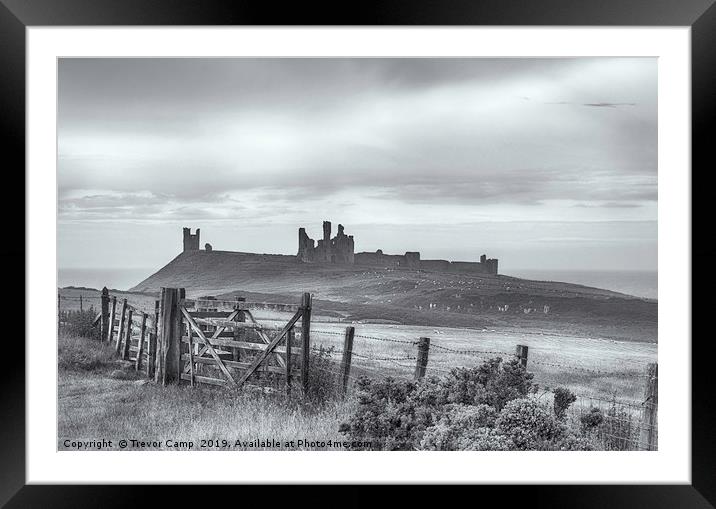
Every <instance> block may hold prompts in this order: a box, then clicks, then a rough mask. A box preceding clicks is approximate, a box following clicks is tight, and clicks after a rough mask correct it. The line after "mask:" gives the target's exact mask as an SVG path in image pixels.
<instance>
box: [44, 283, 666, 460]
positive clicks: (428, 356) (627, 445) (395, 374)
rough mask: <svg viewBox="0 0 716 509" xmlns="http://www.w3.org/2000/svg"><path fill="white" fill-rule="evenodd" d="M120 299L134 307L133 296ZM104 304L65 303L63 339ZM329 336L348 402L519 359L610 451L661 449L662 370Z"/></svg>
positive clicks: (332, 369)
mask: <svg viewBox="0 0 716 509" xmlns="http://www.w3.org/2000/svg"><path fill="white" fill-rule="evenodd" d="M113 297H114V298H115V299H116V298H117V296H115V295H113ZM120 298H121V299H127V298H130V299H131V295H129V296H128V295H122V296H121V297H120ZM144 300H146V301H147V302H144ZM100 301H101V295H100V294H97V295H87V294H84V295H58V332H59V331H61V330H62V329H63V327H67V324H68V323H69V322H70V321H72V320H70V319H69V317H70V316H71V314H72V313H78V312H79V313H90V312H91V313H97V312H98V311H99V303H100ZM215 302H217V303H221V302H223V301H221V302H219V301H215ZM226 302H228V303H234V302H235V301H226ZM259 304H260V303H259ZM267 305H268V303H267ZM270 305H271V306H272V307H275V306H276V305H277V304H275V303H270ZM127 306H128V307H131V308H132V309H135V310H137V311H140V312H144V313H153V312H154V309H153V307H154V302H153V299H141V296H140V297H138V298H137V300H136V302H135V301H134V299H132V301H131V302H129V303H128V304H127ZM329 329H330V328H321V327H320V326H319V327H314V328H312V329H311V331H310V334H311V344H312V345H313V348H320V347H324V348H326V349H329V351H330V354H331V362H328V363H326V362H324V363H320V364H318V365H316V364H314V365H312V366H311V370H312V371H316V372H320V373H322V374H324V375H326V376H330V377H333V378H334V379H335V381H336V385H337V386H338V387H340V389H341V390H342V392H343V393H344V394H350V393H351V392H352V391H353V390H354V386H355V383H356V382H357V381H358V380H360V379H361V378H363V377H368V378H371V379H376V380H384V379H386V378H388V377H391V378H393V379H397V380H413V381H415V380H420V379H422V378H424V377H426V376H436V377H443V376H446V375H449V374H450V373H451V372H453V370H454V369H456V368H472V367H477V366H480V365H481V364H482V363H484V362H485V361H488V360H490V359H494V358H495V357H500V358H501V359H503V360H505V361H507V360H512V359H518V360H519V361H520V363H521V364H522V365H523V366H525V367H526V368H527V370H528V371H529V372H530V373H532V374H533V380H532V381H533V383H534V384H535V391H534V395H535V397H537V398H540V399H543V400H546V401H549V398H551V397H553V394H554V390H555V389H557V388H559V387H565V388H568V389H569V390H570V391H571V392H572V393H573V394H574V395H575V396H576V398H577V399H576V401H575V402H574V404H573V405H572V406H571V407H570V411H569V415H568V418H569V419H570V421H571V423H572V424H573V425H574V426H577V427H582V429H583V428H584V427H586V426H587V425H588V424H589V423H590V422H591V421H592V420H594V419H599V420H600V422H601V425H600V426H598V427H595V428H594V431H593V432H592V434H593V436H594V438H596V439H597V440H599V441H600V442H601V443H602V444H603V445H604V447H605V449H607V450H655V449H656V448H657V441H658V423H657V414H658V398H657V394H658V390H657V388H658V374H657V373H658V372H657V365H656V363H648V364H647V365H646V366H645V363H644V362H643V361H639V360H635V359H628V358H626V357H623V358H620V359H619V365H620V369H612V370H609V369H601V368H600V367H595V366H590V365H586V364H585V363H584V362H581V363H580V362H571V361H570V362H566V361H560V360H555V359H554V358H553V357H554V355H553V352H552V351H545V352H542V351H540V349H539V347H537V348H535V347H534V346H532V347H529V348H528V347H527V346H526V345H521V344H516V345H515V349H514V350H513V351H506V350H505V349H494V348H461V347H456V345H455V341H454V340H451V339H449V338H440V339H436V338H432V337H416V338H414V339H412V338H411V339H399V338H396V337H386V336H385V335H379V334H367V333H366V334H363V333H360V332H359V331H357V330H356V327H355V326H348V327H346V329H345V330H344V331H339V330H329ZM482 334H483V335H484V332H483V333H482ZM300 335H301V332H300V331H297V334H296V339H300ZM629 348H630V345H628V344H627V345H625V346H624V349H623V350H624V352H625V353H628V352H630V351H631V350H630V349H629ZM334 355H335V356H336V358H334V357H333V356H334Z"/></svg>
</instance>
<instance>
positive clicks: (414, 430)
mask: <svg viewBox="0 0 716 509" xmlns="http://www.w3.org/2000/svg"><path fill="white" fill-rule="evenodd" d="M531 387H532V374H531V373H528V372H527V371H526V370H525V368H524V367H523V366H522V365H521V364H520V363H519V362H518V361H516V360H515V361H511V362H507V363H503V362H502V359H501V358H495V359H490V360H488V361H486V362H484V363H483V364H482V365H481V366H478V367H475V368H455V369H453V370H452V371H451V372H450V374H448V375H447V376H445V377H442V378H437V377H427V378H424V379H422V380H420V381H419V382H413V381H399V380H396V379H394V378H391V377H388V378H386V379H384V380H372V379H368V378H362V379H360V380H359V381H358V382H357V383H356V389H357V398H358V408H357V410H356V411H355V413H354V414H353V415H352V416H351V417H350V419H349V420H348V421H347V422H345V423H343V424H341V427H340V431H341V432H342V433H344V434H345V435H347V437H348V438H349V439H350V440H354V441H370V442H372V445H371V448H372V449H382V450H408V449H416V448H420V447H424V448H445V447H455V446H456V445H455V444H456V443H457V442H456V441H459V440H462V439H464V437H462V434H463V431H461V430H465V429H468V428H469V429H472V428H473V427H474V426H483V427H484V426H485V425H487V424H490V425H492V424H493V423H492V422H490V421H489V419H488V415H492V416H493V417H494V416H495V415H496V414H497V412H498V411H499V410H500V409H501V408H502V407H503V406H504V405H505V404H506V403H507V402H508V401H510V400H512V399H515V398H520V397H524V396H526V395H527V394H528V392H529V391H530V389H531ZM467 407H474V408H469V409H468V408H467ZM484 407H490V408H491V409H492V410H491V411H489V412H491V413H488V411H487V410H486V409H485V408H484ZM475 408H477V410H475ZM493 421H494V419H493ZM433 426H436V428H435V429H431V430H430V432H429V436H428V437H427V438H426V442H425V443H424V444H423V443H422V441H423V438H424V437H423V434H424V433H426V432H427V430H428V429H429V428H431V427H433ZM461 437H462V438H461Z"/></svg>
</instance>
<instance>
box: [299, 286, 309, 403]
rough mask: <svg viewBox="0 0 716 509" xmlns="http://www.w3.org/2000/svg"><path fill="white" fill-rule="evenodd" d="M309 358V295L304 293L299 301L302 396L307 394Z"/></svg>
mask: <svg viewBox="0 0 716 509" xmlns="http://www.w3.org/2000/svg"><path fill="white" fill-rule="evenodd" d="M310 358H311V294H310V293H304V294H303V298H302V299H301V384H302V385H303V394H304V396H305V395H306V394H308V377H309V374H308V373H309V370H308V368H309V366H308V363H309V362H310Z"/></svg>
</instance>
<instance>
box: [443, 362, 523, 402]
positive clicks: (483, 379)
mask: <svg viewBox="0 0 716 509" xmlns="http://www.w3.org/2000/svg"><path fill="white" fill-rule="evenodd" d="M533 378H534V375H533V374H532V373H530V372H528V371H527V370H526V369H525V368H524V367H523V366H522V364H520V362H519V360H517V359H512V360H510V361H509V362H502V359H501V358H500V357H496V358H493V359H489V360H487V361H485V362H483V363H482V365H480V366H477V367H474V368H454V369H453V370H452V371H451V372H450V374H449V375H448V376H447V377H446V379H445V380H444V382H443V385H444V386H445V390H446V391H447V399H448V401H449V402H451V403H462V404H466V405H479V404H485V405H490V406H493V407H495V408H496V409H498V410H501V409H502V408H503V407H504V406H505V404H506V403H507V402H508V401H510V400H513V399H516V398H523V397H525V396H526V395H527V394H528V393H529V392H530V389H531V388H532V379H533Z"/></svg>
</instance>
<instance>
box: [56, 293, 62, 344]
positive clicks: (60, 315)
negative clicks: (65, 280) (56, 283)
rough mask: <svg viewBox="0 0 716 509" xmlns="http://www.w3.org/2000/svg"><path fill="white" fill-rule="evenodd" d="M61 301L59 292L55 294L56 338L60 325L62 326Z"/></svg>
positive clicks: (58, 334)
mask: <svg viewBox="0 0 716 509" xmlns="http://www.w3.org/2000/svg"><path fill="white" fill-rule="evenodd" d="M61 300H62V297H61V296H60V292H57V336H58V337H59V336H60V325H61V324H62V306H61V304H60V303H61Z"/></svg>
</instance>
